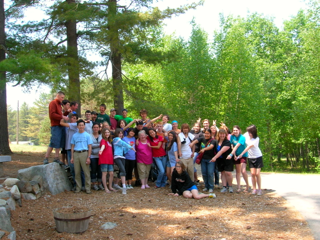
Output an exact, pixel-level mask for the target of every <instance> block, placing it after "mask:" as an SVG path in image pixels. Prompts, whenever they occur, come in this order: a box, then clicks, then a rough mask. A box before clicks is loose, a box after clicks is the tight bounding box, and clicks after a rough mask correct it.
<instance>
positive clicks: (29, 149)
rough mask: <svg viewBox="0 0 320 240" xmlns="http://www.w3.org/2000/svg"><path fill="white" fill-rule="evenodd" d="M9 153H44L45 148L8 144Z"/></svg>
mask: <svg viewBox="0 0 320 240" xmlns="http://www.w3.org/2000/svg"><path fill="white" fill-rule="evenodd" d="M10 148H11V151H12V152H14V153H20V154H22V153H24V152H40V153H42V152H46V151H47V148H48V147H46V146H35V145H16V144H10Z"/></svg>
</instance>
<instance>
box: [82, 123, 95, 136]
mask: <svg viewBox="0 0 320 240" xmlns="http://www.w3.org/2000/svg"><path fill="white" fill-rule="evenodd" d="M92 125H93V123H92V121H90V122H89V123H85V127H84V130H85V131H86V132H87V133H89V134H92Z"/></svg>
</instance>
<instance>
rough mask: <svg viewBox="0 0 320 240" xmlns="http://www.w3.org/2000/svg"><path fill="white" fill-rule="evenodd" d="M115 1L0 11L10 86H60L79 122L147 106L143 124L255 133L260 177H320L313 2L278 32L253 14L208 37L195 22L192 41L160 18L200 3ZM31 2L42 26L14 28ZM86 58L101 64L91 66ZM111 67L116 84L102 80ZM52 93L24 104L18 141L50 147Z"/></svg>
mask: <svg viewBox="0 0 320 240" xmlns="http://www.w3.org/2000/svg"><path fill="white" fill-rule="evenodd" d="M120 2H121V1H120ZM120 2H117V1H115V0H109V1H87V2H82V1H72V0H67V1H54V3H53V4H51V5H50V6H47V5H41V4H40V2H37V1H27V0H23V1H22V0H21V1H15V2H13V4H12V5H11V6H10V7H7V9H6V10H5V14H6V16H7V19H8V20H7V22H6V34H7V38H6V45H5V46H6V47H5V48H4V50H5V52H6V57H7V59H6V60H3V61H2V62H1V63H0V70H1V71H5V72H6V73H7V76H6V81H7V82H13V83H15V84H20V85H22V86H23V87H26V88H28V87H30V86H34V85H39V84H45V85H48V86H50V88H51V89H52V93H54V92H55V91H57V90H60V89H62V90H64V91H66V93H67V96H66V98H67V99H70V100H77V101H79V102H81V108H80V111H79V113H80V114H81V112H84V111H85V110H87V109H89V110H98V106H99V105H100V104H101V103H106V104H107V106H108V109H110V108H113V107H116V108H117V109H118V110H121V109H122V108H123V106H125V107H126V108H127V109H128V110H129V116H131V117H138V116H139V110H140V109H142V108H145V109H147V110H148V112H149V114H148V115H149V116H150V117H155V116H158V115H159V114H161V113H162V114H168V115H169V116H170V118H171V120H172V119H175V120H178V122H179V123H184V122H187V123H189V124H193V123H194V122H195V121H196V120H197V119H198V118H199V117H201V118H202V119H205V118H208V119H210V122H212V120H214V119H215V120H217V122H221V121H222V122H224V123H226V125H227V126H228V127H229V128H230V129H232V126H233V125H239V126H240V127H241V128H242V129H243V130H245V128H246V127H247V126H249V125H250V124H255V125H256V126H257V127H258V133H259V137H260V139H261V140H260V147H261V149H262V151H263V155H264V161H265V166H266V169H268V170H273V171H276V170H278V169H283V168H288V169H290V170H292V171H308V172H310V171H311V172H316V171H319V170H320V161H319V155H320V146H319V145H320V143H319V133H320V131H319V124H318V122H319V120H320V112H319V103H320V101H319V100H320V99H319V98H320V94H319V87H320V84H319V83H320V80H319V77H320V66H319V65H320V64H319V63H320V62H319V59H320V47H319V46H320V4H319V1H310V2H309V4H308V8H307V9H303V10H301V11H299V12H298V13H297V15H296V16H294V17H292V18H291V19H290V20H288V21H285V22H284V23H283V25H284V27H283V29H279V28H278V27H277V26H276V25H275V24H274V21H273V19H272V18H270V17H266V16H263V15H261V14H257V13H253V14H248V16H247V17H245V18H241V17H233V16H223V15H221V17H220V29H219V30H218V31H216V32H215V33H214V34H213V35H212V36H209V35H208V34H207V33H206V32H205V31H204V30H202V29H201V28H200V27H199V26H198V25H197V23H196V22H195V21H193V22H191V23H190V24H191V25H192V32H191V36H190V37H189V39H187V40H186V39H183V38H179V37H176V36H174V35H170V36H168V35H165V34H164V33H163V28H162V21H163V19H165V18H168V17H170V16H172V15H175V14H182V13H184V12H185V11H187V10H189V9H192V8H195V7H197V6H198V5H199V4H202V3H201V2H198V3H194V4H189V5H185V6H182V7H180V8H176V9H166V10H164V11H160V10H159V9H157V8H152V7H150V6H151V5H150V3H151V2H152V1H148V0H140V1H138V0H137V1H132V2H128V1H127V2H126V1H124V3H123V5H121V4H122V3H120ZM34 4H38V5H39V6H40V7H44V8H47V14H48V18H47V19H44V20H43V21H39V22H27V23H24V22H19V21H17V19H19V18H20V17H22V15H23V11H25V10H26V9H27V8H28V7H30V6H34ZM88 51H96V52H98V53H99V54H101V56H102V57H103V58H104V59H105V60H104V61H99V62H97V61H96V62H94V61H89V60H88V58H87V54H88ZM108 67H110V68H112V77H111V78H108V77H107V76H108V75H107V74H101V72H103V73H106V71H107V68H108ZM96 69H98V70H96ZM101 69H102V70H101ZM99 71H100V72H99ZM52 93H50V94H41V96H40V98H39V99H38V100H37V101H36V102H35V103H34V105H33V106H28V104H26V103H23V104H22V105H21V107H20V111H19V115H20V116H19V119H20V120H19V140H20V141H32V142H34V144H47V143H48V141H49V137H50V136H49V135H50V134H49V132H50V124H49V119H48V113H47V111H48V110H47V107H48V103H49V102H50V100H52V98H53V97H54V95H53V94H52ZM14 108H15V107H14V106H7V114H8V118H7V120H8V128H7V129H8V133H9V139H10V141H15V140H16V133H17V132H16V124H17V121H16V118H17V116H16V114H17V112H16V110H15V109H14ZM0 114H2V113H0ZM2 116H3V115H2ZM1 131H2V130H1Z"/></svg>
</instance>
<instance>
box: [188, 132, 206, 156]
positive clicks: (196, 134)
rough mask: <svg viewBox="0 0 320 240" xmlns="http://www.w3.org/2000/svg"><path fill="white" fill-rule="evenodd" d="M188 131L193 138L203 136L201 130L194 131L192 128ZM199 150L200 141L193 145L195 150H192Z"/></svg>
mask: <svg viewBox="0 0 320 240" xmlns="http://www.w3.org/2000/svg"><path fill="white" fill-rule="evenodd" d="M190 132H191V133H192V134H193V135H194V138H195V139H198V138H201V137H203V132H202V131H200V132H198V133H196V132H195V131H194V130H191V131H190ZM199 151H200V143H197V144H196V145H195V150H194V152H199Z"/></svg>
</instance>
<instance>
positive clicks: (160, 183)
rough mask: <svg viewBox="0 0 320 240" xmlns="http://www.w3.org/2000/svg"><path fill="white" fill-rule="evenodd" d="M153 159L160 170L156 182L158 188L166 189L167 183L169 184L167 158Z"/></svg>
mask: <svg viewBox="0 0 320 240" xmlns="http://www.w3.org/2000/svg"><path fill="white" fill-rule="evenodd" d="M153 159H154V161H155V162H156V164H157V168H158V177H157V181H156V186H157V187H164V186H166V182H167V175H166V166H167V156H162V157H154V158H153Z"/></svg>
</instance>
